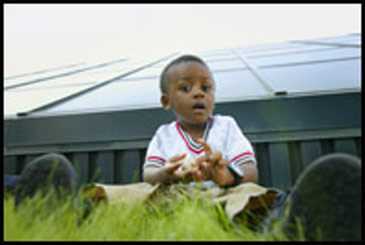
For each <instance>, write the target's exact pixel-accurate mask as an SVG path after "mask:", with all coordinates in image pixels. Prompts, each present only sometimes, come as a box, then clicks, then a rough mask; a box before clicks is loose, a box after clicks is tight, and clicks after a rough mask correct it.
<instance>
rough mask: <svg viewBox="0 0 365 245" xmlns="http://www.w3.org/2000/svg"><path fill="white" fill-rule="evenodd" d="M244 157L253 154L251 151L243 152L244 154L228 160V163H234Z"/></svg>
mask: <svg viewBox="0 0 365 245" xmlns="http://www.w3.org/2000/svg"><path fill="white" fill-rule="evenodd" d="M246 155H251V156H254V154H253V152H251V151H247V152H244V153H242V154H239V155H238V156H236V157H234V158H233V159H232V160H230V162H234V161H235V160H237V159H238V158H240V157H243V156H246Z"/></svg>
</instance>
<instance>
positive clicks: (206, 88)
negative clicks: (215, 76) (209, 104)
mask: <svg viewBox="0 0 365 245" xmlns="http://www.w3.org/2000/svg"><path fill="white" fill-rule="evenodd" d="M201 88H202V90H203V91H204V92H208V91H209V90H210V89H211V88H212V86H210V85H207V84H203V85H202V87H201Z"/></svg>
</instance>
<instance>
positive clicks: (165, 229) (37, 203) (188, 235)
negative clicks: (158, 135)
mask: <svg viewBox="0 0 365 245" xmlns="http://www.w3.org/2000/svg"><path fill="white" fill-rule="evenodd" d="M50 200H52V198H47V197H46V198H41V197H39V196H37V197H35V198H33V199H32V200H29V201H28V202H26V203H24V204H22V205H21V206H19V208H18V209H17V210H15V209H14V198H13V197H12V196H9V197H6V198H4V240H5V241H22V240H26V241H274V240H280V241H285V240H287V238H286V237H285V236H284V235H283V234H282V233H281V232H280V230H276V231H275V232H274V233H271V234H264V233H260V232H254V231H252V230H250V229H248V228H247V225H246V224H245V222H240V223H231V222H230V221H229V220H228V218H227V216H226V214H225V213H224V210H223V207H222V206H221V205H215V206H212V205H209V204H208V203H207V202H206V201H205V200H204V199H202V198H200V197H185V196H179V197H177V196H174V197H167V198H165V199H163V198H162V199H159V200H160V201H154V202H144V203H138V204H136V205H134V206H133V207H130V206H127V205H124V204H118V205H106V204H105V203H99V204H98V205H97V206H95V208H94V209H93V211H92V212H91V214H90V215H89V216H88V217H87V219H85V220H84V221H83V222H82V223H81V224H79V225H78V224H77V220H78V217H80V213H81V211H82V210H81V208H78V207H77V208H75V207H74V205H73V202H72V201H71V199H70V200H67V201H66V202H62V203H58V204H55V203H52V202H51V201H50ZM161 200H162V201H161Z"/></svg>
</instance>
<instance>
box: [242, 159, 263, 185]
mask: <svg viewBox="0 0 365 245" xmlns="http://www.w3.org/2000/svg"><path fill="white" fill-rule="evenodd" d="M242 169H243V173H244V176H243V178H242V181H241V182H242V183H247V182H253V183H257V182H258V180H259V174H258V171H257V167H256V164H255V163H254V162H253V161H247V162H244V163H243V164H242Z"/></svg>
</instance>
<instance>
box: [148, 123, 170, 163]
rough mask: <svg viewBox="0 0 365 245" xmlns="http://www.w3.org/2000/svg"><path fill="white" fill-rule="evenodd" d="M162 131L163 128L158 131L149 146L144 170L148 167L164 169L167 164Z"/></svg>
mask: <svg viewBox="0 0 365 245" xmlns="http://www.w3.org/2000/svg"><path fill="white" fill-rule="evenodd" d="M160 131H161V128H159V129H158V130H157V131H156V133H155V135H154V136H153V138H152V140H151V141H150V143H149V145H148V148H147V151H146V157H145V161H144V164H143V168H146V167H147V166H156V167H162V166H164V165H165V163H166V159H165V154H164V151H163V145H162V141H161V136H160Z"/></svg>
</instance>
